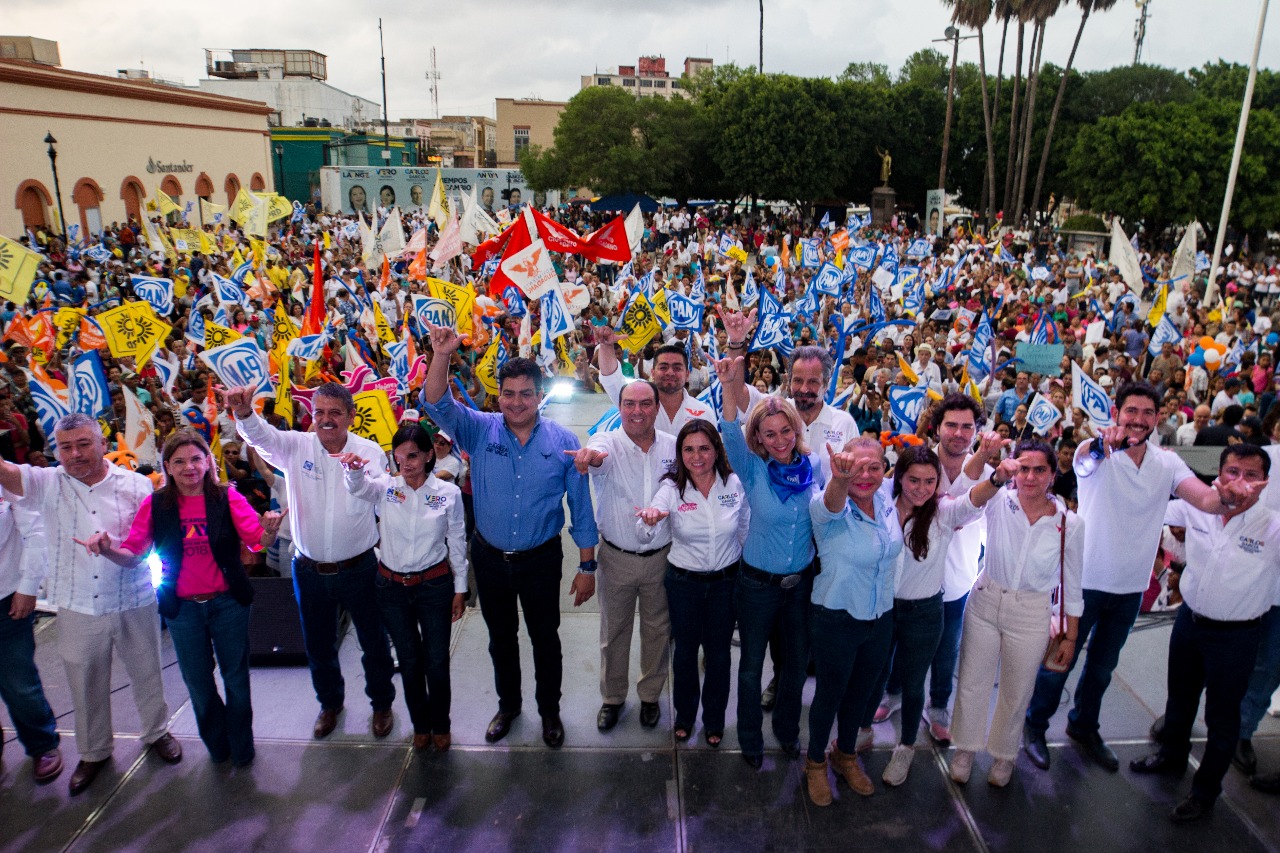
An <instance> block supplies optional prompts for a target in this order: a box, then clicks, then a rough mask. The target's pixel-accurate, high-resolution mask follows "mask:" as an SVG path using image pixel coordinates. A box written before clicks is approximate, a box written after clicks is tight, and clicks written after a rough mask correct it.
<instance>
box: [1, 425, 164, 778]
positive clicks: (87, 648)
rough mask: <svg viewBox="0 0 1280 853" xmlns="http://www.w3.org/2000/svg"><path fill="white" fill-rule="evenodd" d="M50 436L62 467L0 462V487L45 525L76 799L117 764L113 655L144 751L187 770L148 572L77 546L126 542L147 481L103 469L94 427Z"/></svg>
mask: <svg viewBox="0 0 1280 853" xmlns="http://www.w3.org/2000/svg"><path fill="white" fill-rule="evenodd" d="M53 434H54V440H55V442H56V444H57V454H58V461H59V462H60V463H61V467H59V468H32V467H31V466H29V465H14V464H12V463H10V462H4V461H0V487H3V488H4V492H5V497H6V498H8V499H10V500H12V501H13V502H14V504H15V505H17V506H20V507H22V508H23V509H28V510H32V511H34V512H38V513H39V514H40V515H41V516H42V518H43V520H44V524H45V536H46V541H47V544H48V558H49V568H50V571H51V574H50V576H49V578H48V584H47V587H46V595H47V597H48V599H49V601H50V602H51V603H52V604H54V605H55V606H56V607H57V608H58V652H59V654H60V655H61V656H62V663H63V666H64V667H65V668H66V672H67V681H68V683H69V684H70V687H71V701H72V705H73V706H74V707H75V712H76V750H77V752H79V753H80V763H79V764H78V765H76V769H75V772H74V773H73V774H72V775H71V784H70V790H71V793H72V794H79V793H80V792H81V791H83V790H84V789H86V788H88V787H89V785H90V784H92V782H93V780H94V779H96V778H97V777H98V774H99V773H100V772H101V771H102V770H103V768H104V767H105V766H106V765H107V763H108V762H109V761H110V760H111V753H112V750H113V734H112V727H111V661H112V651H113V650H114V651H116V652H118V653H119V655H120V659H121V662H122V663H123V664H124V666H125V670H126V671H127V672H128V674H129V680H130V682H131V683H132V685H131V686H132V688H133V698H134V702H135V703H136V704H137V706H138V715H139V717H140V718H141V722H142V741H143V743H146V744H149V745H151V746H152V747H154V748H155V752H156V754H157V755H159V756H160V757H161V758H162V759H164V760H165V761H167V762H169V763H170V764H176V763H177V762H179V761H181V760H182V747H181V746H180V745H179V744H178V742H177V741H176V740H174V738H173V736H172V735H170V734H169V731H168V720H169V706H168V704H167V703H166V702H165V699H164V684H163V683H162V682H161V680H160V615H159V609H158V607H157V605H156V596H155V590H154V588H153V587H152V585H151V571H150V569H149V568H148V567H147V564H146V563H145V562H141V563H138V565H137V566H135V567H133V568H130V569H124V568H120V567H119V566H116V565H115V564H114V563H112V562H111V561H110V560H107V559H106V558H105V557H98V556H94V555H92V554H90V553H89V552H88V550H87V549H85V548H84V547H82V545H81V544H79V543H81V542H84V541H85V540H87V539H88V538H89V537H90V536H92V535H94V534H95V533H100V532H103V531H105V532H106V533H109V534H110V535H111V538H112V540H113V541H115V542H122V541H124V539H125V537H126V536H127V535H128V533H129V528H130V527H131V526H132V525H133V517H134V516H135V515H137V512H138V507H139V506H141V504H142V501H143V499H144V498H145V497H146V496H147V495H149V494H151V491H152V488H151V481H150V480H148V479H147V478H146V477H143V476H142V475H140V474H135V473H133V472H132V471H127V470H125V469H124V468H119V467H117V466H115V465H110V464H108V463H107V461H106V460H105V459H103V454H104V453H105V451H106V441H105V440H104V439H103V437H102V430H101V429H100V428H99V426H98V422H97V421H95V420H94V419H93V418H90V417H88V416H87V415H81V414H71V415H67V416H65V417H63V418H62V419H61V420H59V421H58V423H57V424H56V425H55V426H54V432H53ZM77 540H78V541H77ZM32 604H34V602H32ZM28 612H30V611H28Z"/></svg>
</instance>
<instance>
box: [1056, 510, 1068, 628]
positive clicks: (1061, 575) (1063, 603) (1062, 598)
mask: <svg viewBox="0 0 1280 853" xmlns="http://www.w3.org/2000/svg"><path fill="white" fill-rule="evenodd" d="M1066 559H1067V511H1066V510H1065V509H1064V510H1063V511H1062V526H1061V527H1059V528H1058V633H1060V634H1065V633H1067V569H1066Z"/></svg>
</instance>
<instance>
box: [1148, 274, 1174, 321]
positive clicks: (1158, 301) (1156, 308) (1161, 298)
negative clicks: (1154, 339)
mask: <svg viewBox="0 0 1280 853" xmlns="http://www.w3.org/2000/svg"><path fill="white" fill-rule="evenodd" d="M1168 303H1169V282H1167V281H1166V282H1163V283H1162V284H1161V286H1160V291H1159V292H1158V293H1157V294H1156V298H1155V301H1154V302H1152V303H1151V310H1150V311H1148V312H1147V325H1149V326H1151V328H1153V329H1154V328H1155V327H1156V326H1159V325H1160V318H1161V317H1163V316H1164V311H1165V306H1166V305H1167V304H1168Z"/></svg>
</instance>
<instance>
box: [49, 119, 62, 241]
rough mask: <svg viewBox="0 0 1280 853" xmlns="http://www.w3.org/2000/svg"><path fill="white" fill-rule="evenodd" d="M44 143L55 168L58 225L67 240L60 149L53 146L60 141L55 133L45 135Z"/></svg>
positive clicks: (51, 163)
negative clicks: (59, 174)
mask: <svg viewBox="0 0 1280 853" xmlns="http://www.w3.org/2000/svg"><path fill="white" fill-rule="evenodd" d="M44 142H45V144H46V145H48V146H49V150H48V152H46V153H48V155H49V165H50V166H51V167H52V168H53V192H54V195H56V196H57V197H58V223H59V224H60V225H61V226H62V239H63V240H64V241H65V240H66V239H67V219H66V217H65V216H63V215H62V184H61V183H59V182H58V149H56V148H54V147H53V146H54V145H56V144H57V142H58V140H56V139H54V138H53V131H49V132H48V133H46V134H45V135H44Z"/></svg>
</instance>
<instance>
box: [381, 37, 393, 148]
mask: <svg viewBox="0 0 1280 853" xmlns="http://www.w3.org/2000/svg"><path fill="white" fill-rule="evenodd" d="M378 54H379V56H381V58H382V161H383V163H382V165H384V166H390V165H391V131H390V130H388V129H387V52H386V49H385V48H384V46H383V43H382V19H381V18H379V19H378Z"/></svg>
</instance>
